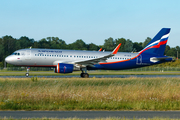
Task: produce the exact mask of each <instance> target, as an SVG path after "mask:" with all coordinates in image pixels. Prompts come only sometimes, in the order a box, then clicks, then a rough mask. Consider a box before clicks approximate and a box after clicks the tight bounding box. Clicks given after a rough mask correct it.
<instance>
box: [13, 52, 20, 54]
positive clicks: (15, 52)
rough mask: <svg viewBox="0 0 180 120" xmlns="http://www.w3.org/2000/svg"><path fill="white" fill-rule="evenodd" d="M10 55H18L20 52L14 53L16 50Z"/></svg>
mask: <svg viewBox="0 0 180 120" xmlns="http://www.w3.org/2000/svg"><path fill="white" fill-rule="evenodd" d="M12 55H20V53H16V52H15V53H13V54H12Z"/></svg>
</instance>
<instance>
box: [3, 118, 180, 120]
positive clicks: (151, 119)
mask: <svg viewBox="0 0 180 120" xmlns="http://www.w3.org/2000/svg"><path fill="white" fill-rule="evenodd" d="M0 120H21V119H14V118H0ZM23 120H179V119H172V118H171V119H170V118H139V119H137V118H133V119H129V118H116V117H109V118H95V119H88V118H86V119H83V118H61V119H58V118H23Z"/></svg>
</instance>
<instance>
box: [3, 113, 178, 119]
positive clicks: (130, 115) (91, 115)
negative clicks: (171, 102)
mask: <svg viewBox="0 0 180 120" xmlns="http://www.w3.org/2000/svg"><path fill="white" fill-rule="evenodd" d="M0 117H1V118H4V117H7V118H9V117H11V118H17V119H20V118H43V117H46V118H74V117H76V118H107V117H118V118H124V117H125V118H154V117H160V118H180V111H0Z"/></svg>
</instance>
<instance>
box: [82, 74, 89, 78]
mask: <svg viewBox="0 0 180 120" xmlns="http://www.w3.org/2000/svg"><path fill="white" fill-rule="evenodd" d="M81 77H82V78H89V74H88V73H81Z"/></svg>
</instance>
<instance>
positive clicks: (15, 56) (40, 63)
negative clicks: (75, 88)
mask: <svg viewBox="0 0 180 120" xmlns="http://www.w3.org/2000/svg"><path fill="white" fill-rule="evenodd" d="M169 33H170V28H162V29H161V30H160V31H159V32H158V33H157V35H156V36H155V37H154V38H153V39H152V40H151V41H150V42H149V43H148V44H147V46H146V47H145V48H144V49H143V50H141V51H140V52H137V53H129V52H118V50H119V48H120V46H121V43H120V44H119V45H118V46H117V47H116V48H115V49H114V50H113V51H112V52H102V51H101V50H99V51H82V50H62V49H40V48H29V49H20V50H17V51H15V52H14V53H12V54H11V55H9V56H7V57H6V58H5V61H6V62H7V63H9V64H12V65H17V66H26V67H27V68H28V69H27V73H26V74H25V75H26V76H27V77H28V76H29V67H53V68H54V72H55V73H72V72H73V71H82V73H81V74H80V76H81V77H82V78H88V77H89V74H88V73H87V71H88V70H124V69H132V68H139V67H144V66H150V65H154V64H160V63H163V62H169V61H173V58H172V57H168V56H165V55H164V51H165V47H166V43H167V40H168V37H169Z"/></svg>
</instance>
